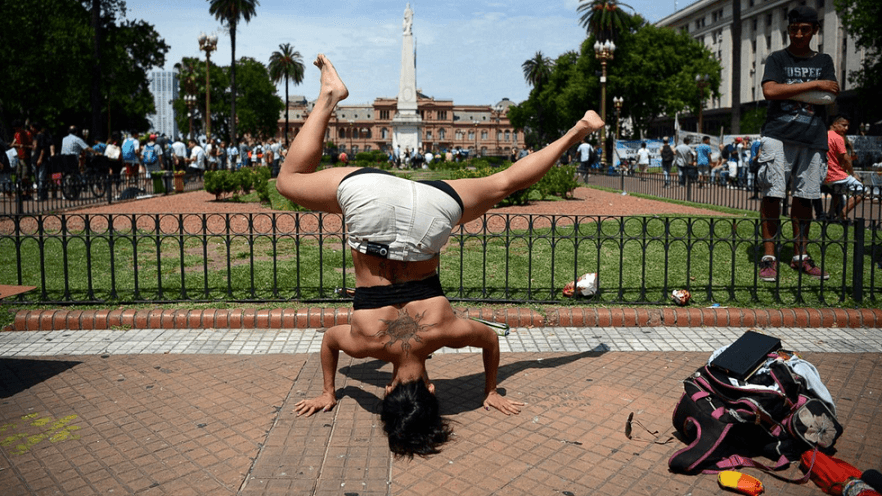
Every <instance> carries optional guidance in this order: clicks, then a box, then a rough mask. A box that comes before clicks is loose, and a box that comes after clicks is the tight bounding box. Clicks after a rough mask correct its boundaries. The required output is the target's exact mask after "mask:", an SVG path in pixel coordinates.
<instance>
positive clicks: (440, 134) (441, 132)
mask: <svg viewBox="0 0 882 496" xmlns="http://www.w3.org/2000/svg"><path fill="white" fill-rule="evenodd" d="M446 137H447V131H445V130H444V128H441V129H439V130H438V139H444V138H446Z"/></svg>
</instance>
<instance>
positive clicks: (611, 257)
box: [0, 212, 882, 306]
mask: <svg viewBox="0 0 882 496" xmlns="http://www.w3.org/2000/svg"><path fill="white" fill-rule="evenodd" d="M880 227H882V226H880V224H879V221H877V220H872V221H866V220H864V219H862V218H859V219H856V220H855V221H854V222H853V223H851V224H848V223H845V224H843V223H815V224H813V227H812V231H811V242H810V245H809V253H810V255H811V256H812V257H813V259H814V260H815V262H816V263H817V264H818V266H820V267H821V269H822V270H824V271H826V272H827V273H829V276H830V277H829V279H826V280H819V279H816V278H813V277H810V276H808V275H806V274H804V273H801V272H797V271H796V270H793V269H791V268H790V267H789V266H788V263H787V261H789V258H790V256H789V254H790V253H791V251H792V243H791V242H790V241H789V240H787V239H780V240H778V246H779V255H780V256H779V259H780V260H782V262H781V263H780V264H779V275H778V279H777V280H776V281H775V282H773V283H768V282H764V281H762V280H761V279H760V278H759V269H758V260H759V258H760V256H761V251H762V250H761V248H760V245H761V239H760V236H759V220H758V219H756V218H746V217H723V216H719V217H675V216H671V217H663V216H639V217H595V216H556V215H526V214H518V215H515V214H491V215H486V216H484V217H483V218H481V219H479V220H476V221H473V222H471V223H469V224H467V225H465V226H461V227H459V228H457V229H456V230H455V231H454V233H453V235H452V237H451V240H450V243H449V244H448V245H447V247H445V249H444V250H443V251H442V253H441V280H442V284H443V286H444V288H445V291H446V292H447V294H448V296H449V297H450V298H451V299H452V300H456V301H475V302H477V301H481V302H497V303H559V304H569V303H567V302H575V303H577V304H584V303H588V304H616V305H622V304H625V305H629V304H640V305H643V304H646V305H653V304H669V303H670V293H671V291H672V290H675V289H688V290H690V291H691V292H692V295H693V304H695V305H702V306H706V305H711V304H720V305H743V306H751V305H814V306H831V305H837V306H841V305H847V306H860V305H873V304H878V300H879V296H880V290H882V230H880ZM781 231H783V232H787V231H789V229H782V230H781ZM345 239H346V232H345V227H344V223H343V219H342V218H341V216H339V215H329V214H320V213H297V212H289V213H265V214H264V213H260V214H165V215H163V214H151V215H148V214H127V215H114V214H100V215H99V214H95V215H86V214H63V213H62V214H51V215H15V216H9V215H5V216H0V284H15V285H30V286H36V288H37V289H35V290H34V291H31V292H28V293H24V294H23V295H20V296H19V297H17V298H16V299H13V300H12V301H8V300H7V301H5V302H4V303H7V304H13V305H15V304H23V303H47V304H108V303H113V304H118V303H166V302H221V301H224V302H274V301H277V302H285V301H292V300H297V301H309V302H322V301H338V300H339V299H340V297H339V296H338V295H345V294H346V292H345V291H339V290H338V288H345V287H347V286H348V287H351V286H353V285H354V274H353V272H352V265H351V259H350V255H349V250H348V249H347V248H346V247H345V246H346V245H345ZM585 273H596V274H597V275H598V279H599V288H598V292H597V293H596V294H595V295H594V296H592V297H591V298H590V299H586V298H577V299H575V300H573V299H571V298H567V297H564V296H563V295H562V294H561V289H562V288H563V286H564V285H565V284H566V283H567V282H569V281H572V280H574V279H575V278H577V277H578V276H580V275H582V274H585Z"/></svg>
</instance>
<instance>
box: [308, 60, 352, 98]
mask: <svg viewBox="0 0 882 496" xmlns="http://www.w3.org/2000/svg"><path fill="white" fill-rule="evenodd" d="M313 64H315V66H316V67H318V68H319V69H321V71H322V78H321V83H322V89H321V91H320V96H324V95H328V96H329V97H330V98H331V102H333V104H334V105H336V104H337V103H338V102H340V101H343V100H345V99H346V97H348V96H349V89H347V88H346V85H345V84H343V80H342V79H340V76H339V75H337V69H334V64H332V63H331V61H330V60H328V58H327V57H325V54H323V53H320V54H318V57H316V59H315V62H313Z"/></svg>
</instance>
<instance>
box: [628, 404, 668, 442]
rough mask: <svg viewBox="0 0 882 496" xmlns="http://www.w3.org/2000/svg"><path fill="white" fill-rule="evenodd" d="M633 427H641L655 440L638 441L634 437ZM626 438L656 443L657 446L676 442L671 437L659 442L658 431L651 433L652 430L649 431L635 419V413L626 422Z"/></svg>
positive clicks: (644, 440)
mask: <svg viewBox="0 0 882 496" xmlns="http://www.w3.org/2000/svg"><path fill="white" fill-rule="evenodd" d="M632 425H637V426H639V427H642V428H643V430H645V431H646V432H648V433H649V434H650V435H652V436H655V439H652V440H650V439H637V438H635V437H634V435H633V428H632ZM625 437H627V438H628V439H633V440H635V441H643V442H647V443H649V442H651V443H655V444H668V443H669V442H671V441H673V440H674V436H669V437H668V438H667V439H665V440H664V441H659V440H658V431H651V430H649V429H647V428H646V426H645V425H643V424H641V423H640V421H639V420H637V419H635V418H634V412H631V414H630V415H628V420H627V422H625Z"/></svg>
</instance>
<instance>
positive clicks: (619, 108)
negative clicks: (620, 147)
mask: <svg viewBox="0 0 882 496" xmlns="http://www.w3.org/2000/svg"><path fill="white" fill-rule="evenodd" d="M624 103H625V99H624V98H622V97H620V96H614V97H613V105H615V107H616V141H618V139H619V132H620V131H621V129H622V126H621V119H620V117H621V116H622V104H624Z"/></svg>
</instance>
